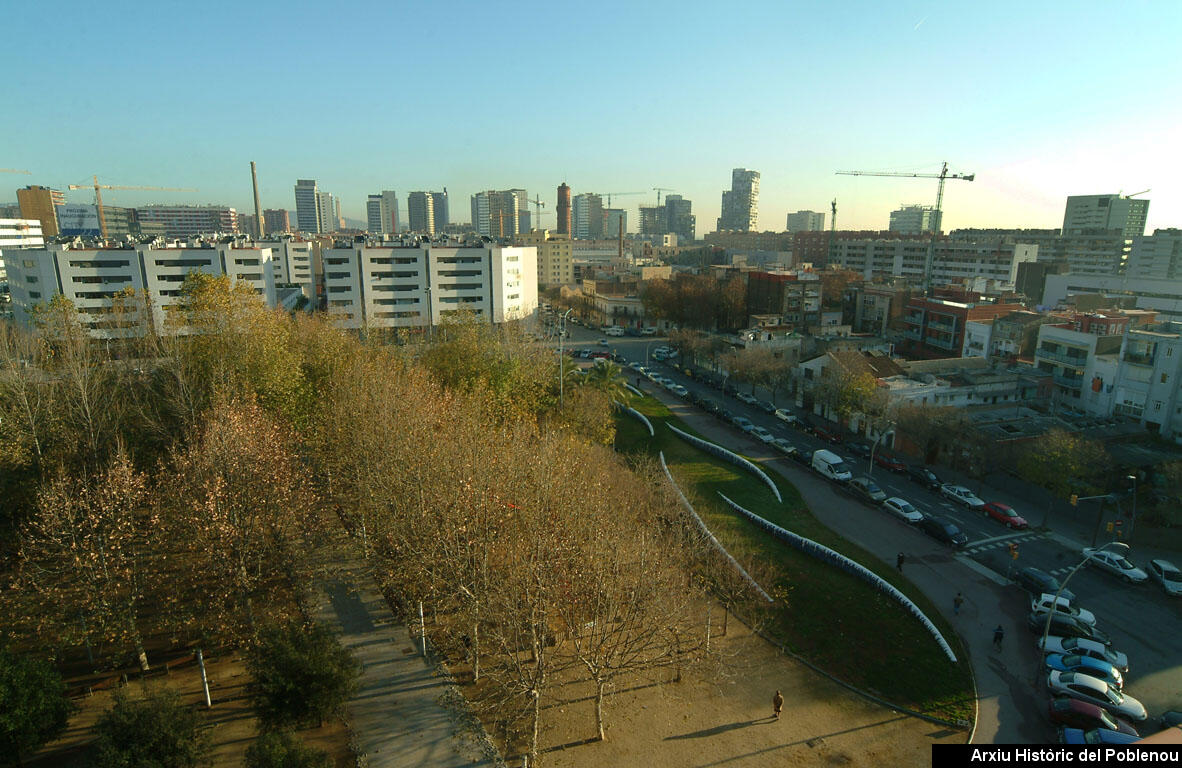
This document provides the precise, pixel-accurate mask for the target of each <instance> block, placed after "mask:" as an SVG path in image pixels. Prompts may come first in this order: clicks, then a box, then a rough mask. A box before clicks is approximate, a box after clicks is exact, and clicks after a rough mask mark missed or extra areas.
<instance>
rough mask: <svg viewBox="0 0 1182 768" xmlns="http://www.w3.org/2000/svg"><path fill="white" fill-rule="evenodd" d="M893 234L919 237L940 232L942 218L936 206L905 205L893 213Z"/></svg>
mask: <svg viewBox="0 0 1182 768" xmlns="http://www.w3.org/2000/svg"><path fill="white" fill-rule="evenodd" d="M890 231H891V232H902V233H904V234H908V235H918V234H922V233H924V232H939V231H940V216H939V215H937V214H936V208H935V206H931V205H904V206H901V207H899V208H898V209H897V210H894V211H891V221H890Z"/></svg>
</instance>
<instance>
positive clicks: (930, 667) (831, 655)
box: [616, 397, 973, 721]
mask: <svg viewBox="0 0 1182 768" xmlns="http://www.w3.org/2000/svg"><path fill="white" fill-rule="evenodd" d="M632 406H633V407H634V408H636V410H638V411H640V412H641V413H643V414H644V415H645V416H647V417H648V418H649V421H651V422H652V424H653V429H654V430H655V431H656V437H649V435H648V430H647V429H645V428H644V426H643V425H642V424H641V423H640V422H638V421H636V420H635V419H633V418H632V417H630V416H628V415H626V414H620V415H619V417H618V418H617V433H616V449H617V450H618V451H620V452H622V453H625V454H627V453H633V452H648V453H651V454H652V455H654V456H655V455H656V454H657V452H658V451H664V453H665V460H666V462H667V463H668V464H669V470H670V471H671V472H672V473H673V476H674V477H675V478H676V479H677V482H678V484H679V485H680V486H681V488H682V490H684V491H686V493H687V495H691V492H692V495H691V500H693V502H694V508H695V509H696V510H697V511H698V514H699V515H701V517H702V519H703V520H704V521H705V522H706V524H707V525H708V526H709V527H710V530H711V531H713V533H714V535H715V536H717V537H718V539H719V541H721V542H722V543H723V545H724V546H726V547H727V548H728V549H729V550H731V551H732V554H736V556H738V557H739V559H740V562H744V558H743V557H742V556H741V555H739V554H738V553H744V552H745V553H749V555H750V556H751V558H753V559H755V560H757V561H758V562H759V564H760V565H761V566H762V568H757V569H756V570H761V571H762V572H764V573H765V574H767V573H770V574H772V575H771V576H765V577H764V583H762V584H761V586H763V587H764V589H766V590H767V591H768V592H769V593H771V594H772V595H773V596H775V597H777V598H778V599H777V603H776V606H775V607H774V608H773V609H772V611H771V614H770V618H769V620H768V623H767V624H766V625H765V629H766V631H767V632H768V633H769V635H771V636H772V637H775V638H776V639H777V640H779V641H780V642H782V643H783V644H784V645H786V646H787V647H788V648H790V649H791V650H793V651H794V652H796V653H798V654H800V655H801V656H803V657H804V658H806V659H808V660H809V661H810V662H812V663H814V664H816V665H817V666H818V667H820V668H822V669H824V670H826V671H827V672H829V673H830V674H832V675H834V676H836V677H838V678H840V679H842V680H844V681H846V682H848V683H850V684H851V685H854V686H857V687H858V688H861V689H863V690H867V691H869V692H871V693H874V694H875V695H878V696H880V697H881V698H883V699H886V700H887V701H890V702H892V703H894V704H897V705H900V706H904V707H909V708H911V709H915V710H918V711H921V712H925V713H927V714H930V715H933V716H936V717H941V718H945V719H948V720H954V721H955V720H962V719H963V720H969V719H971V718H972V714H973V707H972V698H973V696H972V682H971V679H970V675H969V671H968V661H967V659H966V654H965V651H964V648H963V647H962V646H961V644H960V641H959V639H958V638H957V636H956V634H955V632H954V631H953V629H952V627H951V626H950V625H949V624H948V623H947V622H946V621H944V619H943V618H942V617H941V615H940V614H939V613H938V611H937V610H936V609H935V607H934V606H933V605H932V603H931V601H929V600H928V599H927V598H926V597H925V596H924V595H923V594H922V593H920V592H919V591H918V590H917V589H915V587H914V586H912V585H911V583H910V582H908V581H907V580H906V579H904V578H902V577H901V575H900V574H899V573H897V572H896V571H895V569H894V568H893V567H891V566H890V565H887V564H885V563H883V562H882V561H880V560H879V559H878V558H876V557H874V556H873V555H871V554H870V553H868V552H866V551H865V550H863V549H862V548H860V547H858V546H857V545H855V544H852V543H850V542H849V541H846V540H845V539H844V538H842V537H841V536H839V535H837V534H836V533H834V532H833V531H831V530H830V529H829V528H826V527H825V526H824V525H822V524H821V522H820V521H818V520H817V519H816V518H815V517H813V515H812V513H811V512H810V511H809V509H808V507H807V506H805V504H804V501H803V500H802V499H801V497H800V493H799V492H797V490H796V488H794V487H793V486H792V484H791V483H789V482H788V481H787V480H785V479H784V477H783V476H782V475H780V474H779V473H778V472H777V471H776V470H775V467H774V466H772V465H769V464H761V465H760V466H761V467H762V468H763V470H764V471H765V472H766V473H767V474H768V476H769V477H771V478H772V480H773V482H775V483H776V485H777V486H778V487H779V489H780V494H781V495H782V496H783V498H784V503H783V504H780V503H778V502H777V501H776V499H775V496H774V495H773V494H772V493H771V491H770V490H769V489H768V488H767V486H766V485H764V484H763V483H762V482H761V481H760V480H759V479H758V478H756V477H755V476H753V475H750V474H748V473H747V472H745V471H743V470H742V469H741V468H739V467H737V466H734V465H732V464H729V463H725V462H722V461H720V460H717V459H714V458H713V457H711V456H709V455H707V454H706V453H704V452H703V451H700V450H698V449H697V448H694V447H693V446H691V445H690V444H689V443H687V442H685V441H684V440H682V439H681V438H679V437H678V436H677V435H675V434H673V432H672V431H671V430H669V428H668V427H666V426H665V422H671V423H672V424H673V425H674V426H676V427H678V428H679V429H682V430H685V431H687V432H689V433H691V434H698V433H697V432H695V431H694V430H693V429H691V428H689V427H688V426H687V425H686V424H684V423H683V422H682V421H681V420H680V419H677V418H676V417H674V416H672V414H671V413H670V412H669V410H668V408H666V407H665V406H664V405H663V404H661V403H660V402H659V401H657V400H655V399H653V398H651V397H645V398H643V399H641V398H633V402H632ZM699 436H701V435H699ZM720 491H721V492H722V493H724V494H726V495H727V496H728V497H729V498H731V499H732V500H734V501H735V503H737V504H739V505H740V506H742V507H744V508H746V509H749V510H751V511H752V512H754V513H755V514H757V515H760V516H761V517H763V518H765V519H767V520H769V521H771V522H773V523H775V524H776V525H779V526H781V527H782V528H786V529H787V530H790V531H792V532H793V533H796V534H798V535H800V536H804V537H806V538H809V539H812V540H813V541H816V542H819V543H821V544H824V545H825V546H827V547H830V548H831V549H833V550H836V551H837V552H840V553H842V554H843V555H845V556H846V557H849V558H850V559H852V560H854V561H856V562H858V563H860V564H862V565H863V566H865V567H866V568H868V569H870V570H871V571H874V572H875V573H877V574H878V575H879V576H881V577H883V578H884V579H886V580H887V581H889V582H890V583H891V584H893V585H894V586H895V587H897V588H898V589H899V590H900V591H901V592H903V594H905V595H907V597H909V598H910V599H911V600H912V601H913V602H914V603H915V604H916V605H917V606H919V608H920V609H921V610H922V611H924V613H926V614H927V616H928V618H929V619H931V621H932V623H934V624H935V625H936V627H937V628H939V630H940V632H941V633H942V634H943V635H944V638H945V640H947V641H948V644H949V645H950V646H951V647H952V651H953V653H955V654H956V656H957V658H958V659H960V661H959V662H958V663H957V664H952V663H951V662H949V661H948V658H947V657H946V656H945V655H944V653H943V652H942V651H941V650H940V647H939V646H938V645H937V644H936V641H935V638H933V637H932V636H931V635H930V634H928V632H927V631H926V630H925V629H924V628H923V626H922V625H921V624H920V623H919V621H917V620H916V619H915V618H914V617H912V616H911V614H909V613H907V612H906V611H905V610H904V609H903V608H902V606H900V605H899V604H898V603H896V602H895V601H894V600H891V599H890V598H888V597H887V596H885V595H883V594H881V593H880V592H879V591H878V590H876V589H874V588H873V587H871V586H870V585H869V584H867V583H865V582H863V581H862V580H860V579H858V578H856V577H855V576H852V575H850V574H847V573H845V572H844V571H842V570H840V569H838V568H835V567H833V566H831V565H828V564H826V563H824V562H822V561H820V560H816V559H814V558H812V557H810V556H808V555H805V554H804V553H801V552H798V551H797V550H795V549H793V548H791V547H789V546H788V545H787V544H783V543H781V542H779V541H777V540H775V539H773V538H772V537H771V536H769V535H767V534H766V533H764V532H763V531H761V530H760V529H759V528H757V527H756V526H755V525H753V524H751V523H750V522H748V521H747V520H745V519H744V518H742V517H741V516H740V515H738V514H737V513H735V512H734V511H733V510H731V509H730V508H729V507H728V506H727V505H726V503H725V502H723V501H722V500H721V499H720V498H719V497H718V493H719V492H720ZM850 503H856V502H850ZM769 578H770V579H772V580H773V581H772V583H766V581H767V580H768V579H769Z"/></svg>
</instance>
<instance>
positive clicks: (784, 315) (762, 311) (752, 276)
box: [747, 271, 821, 328]
mask: <svg viewBox="0 0 1182 768" xmlns="http://www.w3.org/2000/svg"><path fill="white" fill-rule="evenodd" d="M747 313H748V314H749V315H776V316H777V317H779V318H780V325H787V326H792V327H795V328H807V327H809V326H815V325H820V322H821V279H820V277H819V276H818V275H817V273H815V272H811V271H799V272H761V271H754V272H749V273H747Z"/></svg>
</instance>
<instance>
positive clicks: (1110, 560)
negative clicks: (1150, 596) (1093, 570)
mask: <svg viewBox="0 0 1182 768" xmlns="http://www.w3.org/2000/svg"><path fill="white" fill-rule="evenodd" d="M1083 556H1084V557H1086V558H1087V559H1088V565H1094V566H1096V567H1097V568H1099V569H1100V570H1103V571H1108V572H1109V573H1111V574H1113V575H1115V576H1120V577H1121V578H1122V579H1124V580H1125V581H1127V582H1129V583H1130V584H1140V583H1141V582H1143V581H1145V580H1146V579H1148V578H1149V574H1147V573H1146V572H1145V571H1143V570H1141V569H1140V568H1138V567H1137V566H1135V565H1133V563H1132V562H1130V561H1129V560H1128V559H1127V558H1125V557H1124V556H1122V555H1118V554H1116V553H1115V552H1108V551H1106V550H1101V549H1096V548H1094V547H1084V550H1083Z"/></svg>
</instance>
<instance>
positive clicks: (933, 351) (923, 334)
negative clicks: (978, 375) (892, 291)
mask: <svg viewBox="0 0 1182 768" xmlns="http://www.w3.org/2000/svg"><path fill="white" fill-rule="evenodd" d="M1020 309H1025V307H1023V306H1022V305H1021V304H1003V303H978V302H958V301H949V300H947V299H929V298H923V297H916V298H912V299H911V301H910V302H908V303H907V308H906V309H905V310H904V312H903V322H904V324H905V329H904V331H903V339H904V343H903V347H904V351H905V352H906V353H907V354H909V355H910V356H913V357H917V358H921V359H930V358H938V357H959V356H960V353H961V350H962V349H964V343H965V325H966V323H968V322H969V321H980V320H987V319H988V320H996V319H997V318H999V317H1002V316H1004V315H1008V314H1009V313H1011V312H1015V311H1017V310H1020Z"/></svg>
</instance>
